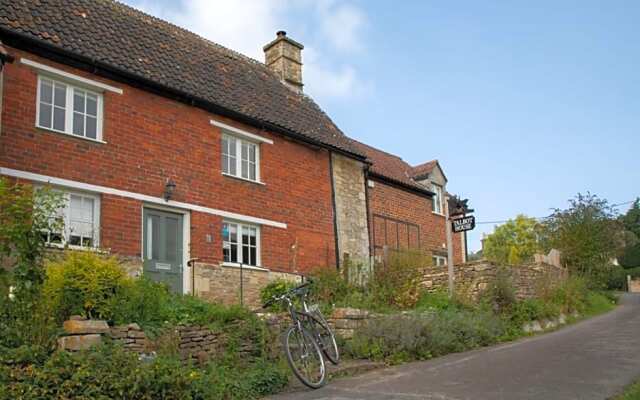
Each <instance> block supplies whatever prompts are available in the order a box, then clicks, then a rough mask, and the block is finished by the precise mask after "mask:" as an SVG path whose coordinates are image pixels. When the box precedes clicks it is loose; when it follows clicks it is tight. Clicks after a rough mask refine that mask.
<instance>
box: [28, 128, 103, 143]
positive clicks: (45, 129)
mask: <svg viewBox="0 0 640 400" xmlns="http://www.w3.org/2000/svg"><path fill="white" fill-rule="evenodd" d="M36 128H38V129H41V130H43V131H46V132H50V133H57V134H60V135H65V136H69V137H72V138H76V139H82V140H86V141H87V142H92V143H98V144H107V142H105V141H104V140H99V139H91V138H88V137H85V136H78V135H74V134H72V133H69V132H63V131H57V130H55V129H51V128H45V127H42V126H38V125H36Z"/></svg>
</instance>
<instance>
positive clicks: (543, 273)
mask: <svg viewBox="0 0 640 400" xmlns="http://www.w3.org/2000/svg"><path fill="white" fill-rule="evenodd" d="M556 254H557V252H556V253H554V252H553V251H552V253H550V254H549V255H547V256H537V257H536V259H535V261H534V262H532V263H528V264H523V265H518V266H501V265H498V264H495V263H492V262H490V261H487V260H480V261H475V262H470V263H466V264H462V265H456V266H455V268H454V279H455V286H456V290H459V291H462V292H463V293H465V294H467V295H469V296H470V297H472V298H477V297H478V295H479V294H480V293H481V292H482V291H483V290H484V289H486V288H487V287H489V285H490V284H491V283H492V282H493V281H494V280H495V279H496V276H497V275H498V272H499V271H501V270H502V271H505V273H506V274H508V276H509V278H510V279H511V282H512V284H513V287H514V289H515V291H516V296H517V297H518V298H519V299H526V298H532V297H534V296H535V295H536V291H537V289H538V286H539V285H540V283H541V281H543V280H548V281H551V282H557V281H560V280H563V279H565V278H566V276H567V270H566V268H564V267H562V266H561V265H560V264H559V256H558V257H557V258H556ZM556 261H558V262H556ZM550 262H553V264H551V263H550ZM421 284H422V286H423V287H424V288H425V289H427V290H429V291H437V290H447V288H448V274H447V268H446V267H429V268H426V269H425V270H424V275H423V278H422V282H421Z"/></svg>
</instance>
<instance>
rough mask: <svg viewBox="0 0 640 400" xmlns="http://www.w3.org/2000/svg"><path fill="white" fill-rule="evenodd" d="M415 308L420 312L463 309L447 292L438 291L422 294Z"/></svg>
mask: <svg viewBox="0 0 640 400" xmlns="http://www.w3.org/2000/svg"><path fill="white" fill-rule="evenodd" d="M414 308H415V309H416V310H420V311H443V310H456V309H460V308H463V306H462V305H461V304H460V303H459V302H458V301H457V299H455V298H454V299H452V298H451V297H450V296H449V294H448V293H447V292H446V291H445V290H438V291H435V292H426V291H424V292H422V293H421V294H420V297H419V298H418V301H417V303H416V305H415V307H414Z"/></svg>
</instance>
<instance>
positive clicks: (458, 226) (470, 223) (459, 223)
mask: <svg viewBox="0 0 640 400" xmlns="http://www.w3.org/2000/svg"><path fill="white" fill-rule="evenodd" d="M451 224H452V225H453V231H454V232H455V233H459V232H466V231H470V230H472V229H473V228H475V227H476V217H474V216H473V215H469V216H468V217H462V218H456V219H454V220H451Z"/></svg>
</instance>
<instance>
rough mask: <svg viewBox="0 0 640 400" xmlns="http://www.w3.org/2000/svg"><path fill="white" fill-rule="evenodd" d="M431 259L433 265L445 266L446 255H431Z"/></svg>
mask: <svg viewBox="0 0 640 400" xmlns="http://www.w3.org/2000/svg"><path fill="white" fill-rule="evenodd" d="M431 260H432V261H433V266H434V267H446V266H447V257H444V256H431Z"/></svg>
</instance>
